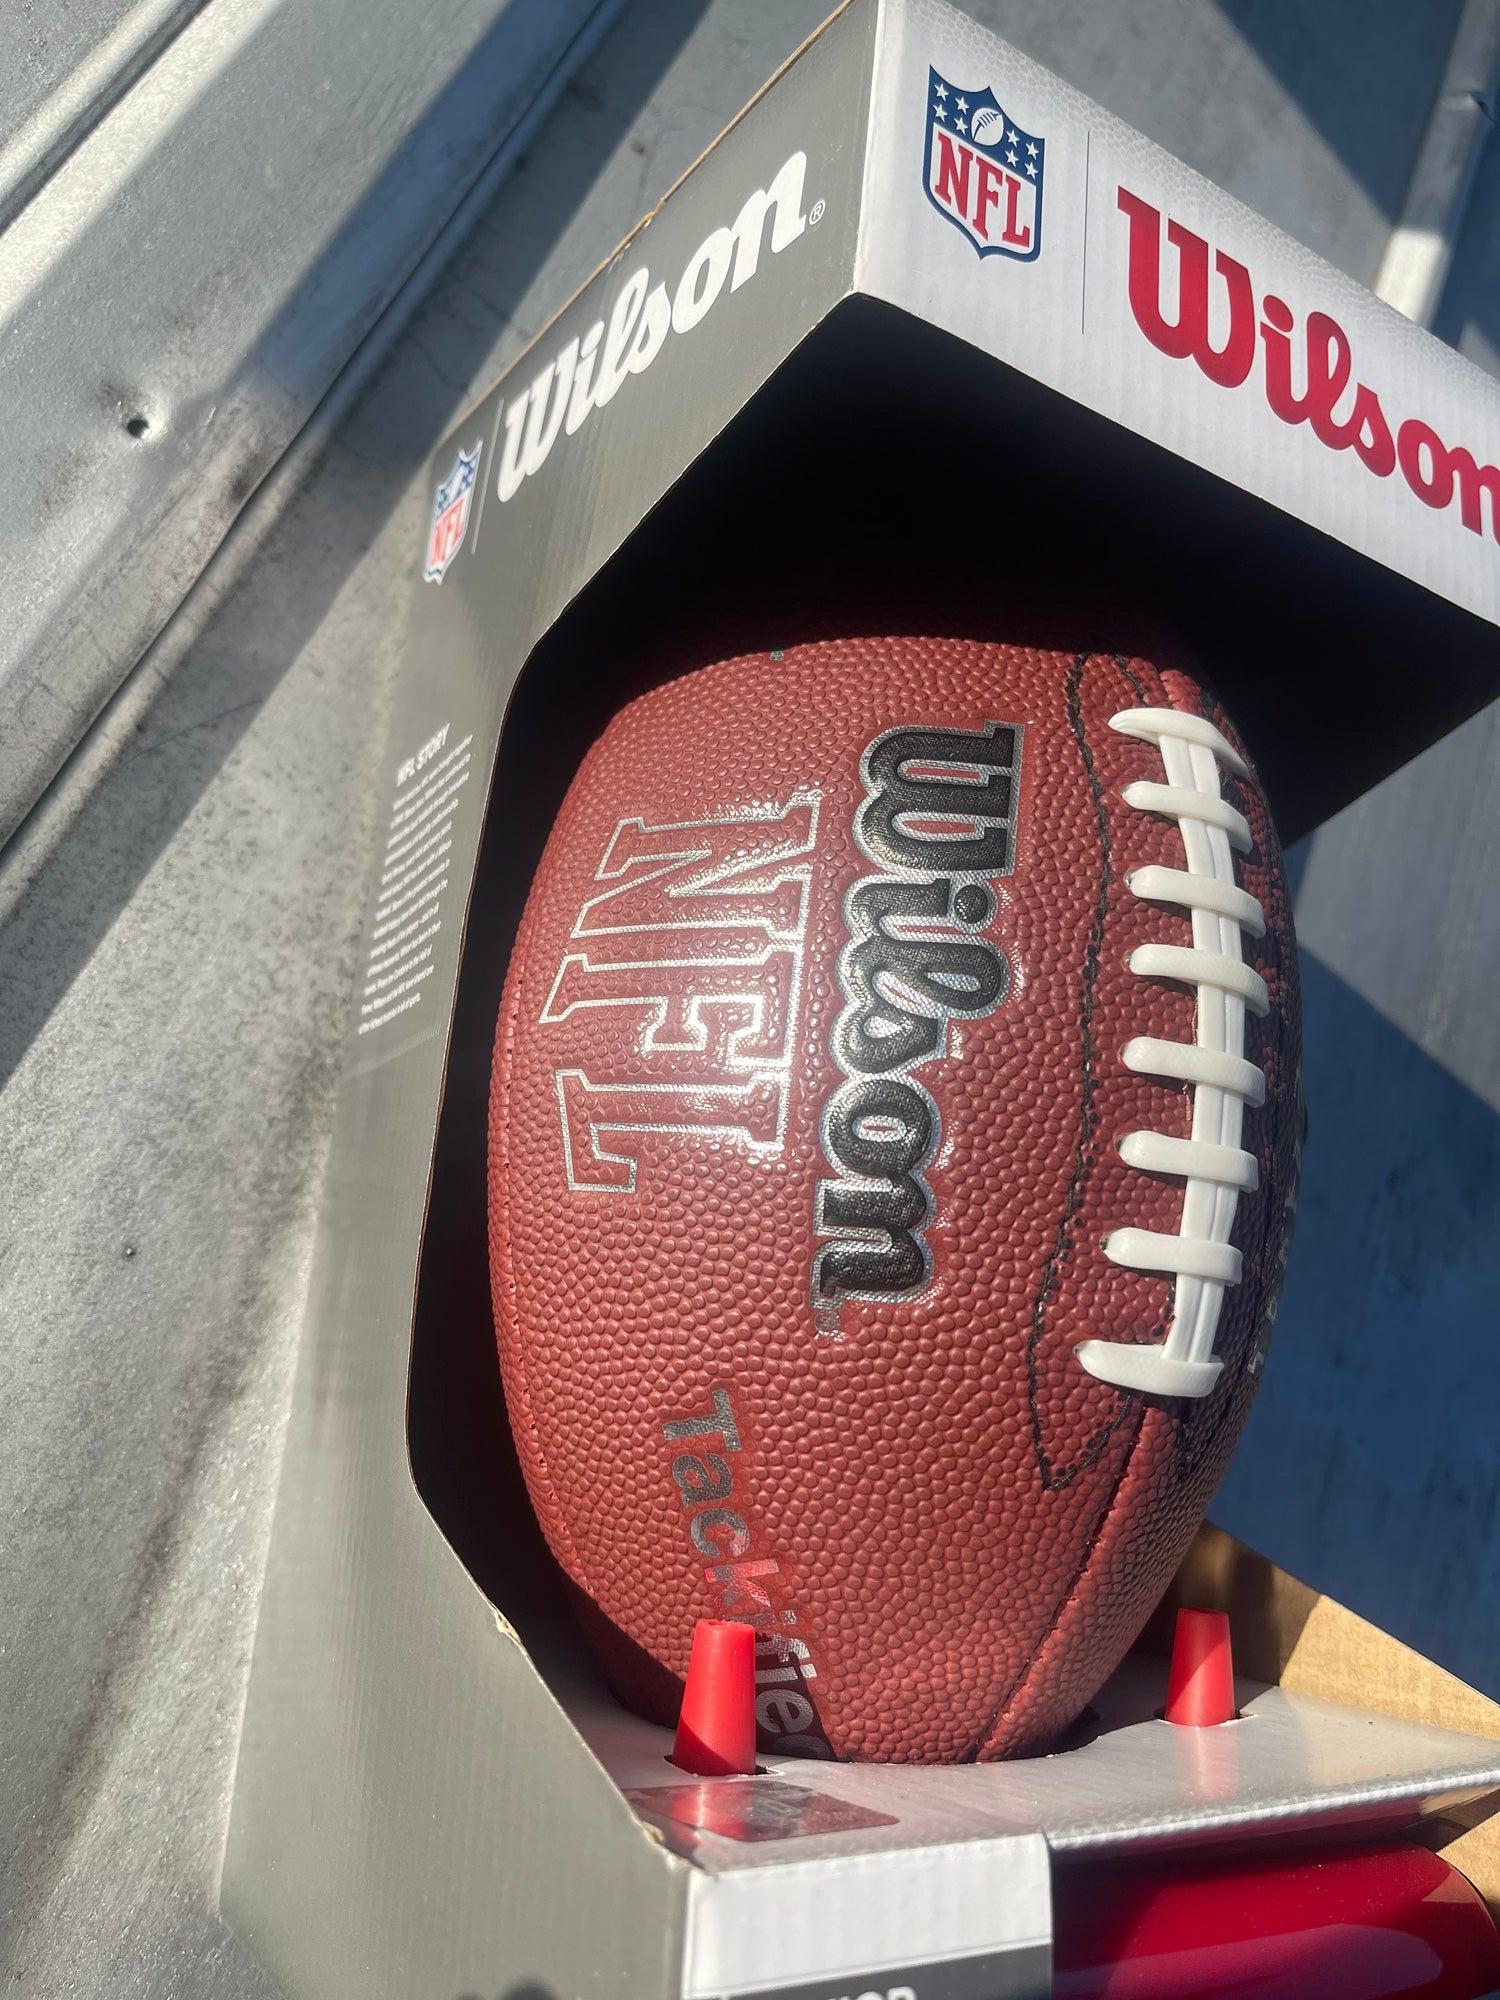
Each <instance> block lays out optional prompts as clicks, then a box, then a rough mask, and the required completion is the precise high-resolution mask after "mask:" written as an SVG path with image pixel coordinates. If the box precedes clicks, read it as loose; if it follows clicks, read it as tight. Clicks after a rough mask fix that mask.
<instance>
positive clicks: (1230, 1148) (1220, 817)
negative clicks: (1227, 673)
mask: <svg viewBox="0 0 1500 2000" xmlns="http://www.w3.org/2000/svg"><path fill="white" fill-rule="evenodd" d="M1109 726H1110V728H1111V729H1117V730H1119V731H1120V733H1121V734H1122V735H1125V736H1140V737H1144V738H1145V739H1146V741H1147V742H1153V743H1155V744H1156V746H1157V748H1158V749H1159V750H1160V752H1161V759H1162V764H1163V766H1164V767H1165V772H1166V780H1167V781H1166V783H1165V784H1164V785H1152V784H1133V785H1127V786H1126V787H1125V790H1124V793H1123V797H1124V799H1125V802H1126V804H1127V805H1131V806H1134V807H1136V808H1137V810H1138V811H1140V812H1149V813H1157V814H1159V815H1162V816H1164V817H1166V818H1169V819H1175V820H1176V822H1177V826H1178V831H1179V832H1180V833H1181V835H1182V846H1183V853H1184V856H1185V859H1186V864H1187V865H1186V867H1185V868H1161V867H1154V866H1153V867H1149V868H1137V869H1136V870H1135V871H1134V872H1133V873H1132V874H1130V875H1129V876H1127V877H1126V884H1127V886H1128V888H1129V889H1130V890H1131V892H1132V894H1134V895H1137V896H1140V897H1141V898H1143V899H1144V900H1145V901H1147V902H1153V903H1176V904H1177V905H1179V907H1181V908H1182V909H1185V910H1188V911H1190V912H1191V913H1192V920H1193V942H1192V944H1191V946H1184V945H1169V944H1145V945H1141V946H1140V947H1139V948H1138V949H1137V950H1135V951H1133V952H1132V953H1131V954H1130V959H1129V965H1130V969H1131V971H1132V972H1135V973H1138V974H1139V975H1140V976H1141V977H1142V978H1145V979H1175V980H1181V981H1183V982H1184V983H1185V984H1187V985H1190V986H1193V987H1196V989H1197V994H1198V1008H1197V1016H1198V1020H1197V1038H1196V1041H1195V1042H1194V1043H1193V1044H1188V1043H1184V1042H1162V1041H1155V1040H1152V1039H1150V1038H1148V1037H1145V1036H1138V1037H1136V1039H1135V1040H1133V1041H1129V1042H1127V1043H1126V1044H1125V1047H1124V1048H1123V1049H1122V1050H1121V1051H1120V1060H1121V1061H1122V1062H1123V1063H1124V1065H1125V1067H1126V1068H1127V1069H1129V1070H1134V1071H1136V1072H1137V1073H1138V1074H1140V1075H1144V1076H1160V1077H1173V1078H1176V1079H1179V1080H1181V1081H1183V1082H1186V1083H1190V1084H1191V1085H1192V1087H1193V1127H1192V1132H1193V1136H1192V1137H1191V1138H1190V1139H1174V1138H1169V1137H1168V1136H1167V1134H1166V1133H1164V1132H1130V1133H1127V1134H1126V1136H1125V1137H1124V1138H1123V1139H1121V1140H1120V1141H1119V1149H1120V1155H1121V1157H1122V1159H1124V1160H1125V1161H1126V1162H1127V1164H1128V1165H1130V1166H1132V1167H1139V1168H1140V1169H1141V1171H1142V1172H1143V1173H1148V1174H1180V1175H1181V1176H1182V1177H1183V1179H1184V1180H1185V1182H1186V1188H1185V1191H1184V1194H1183V1201H1182V1221H1181V1223H1180V1225H1179V1227H1178V1231H1177V1234H1176V1235H1175V1236H1166V1235H1163V1234H1160V1233H1159V1232H1157V1231H1155V1230H1150V1229H1116V1230H1113V1231H1112V1232H1111V1233H1110V1235H1108V1236H1107V1237H1106V1238H1105V1240H1104V1254H1105V1256H1106V1257H1109V1258H1111V1259H1113V1261H1114V1262H1115V1263H1116V1264H1124V1265H1128V1266H1129V1268H1130V1269H1131V1270H1134V1271H1166V1272H1169V1273H1171V1274H1172V1275H1173V1276H1174V1277H1175V1278H1176V1280H1177V1283H1176V1287H1175V1291H1174V1296H1173V1302H1172V1320H1171V1324H1170V1326H1169V1327H1168V1329H1167V1337H1166V1339H1165V1340H1164V1341H1163V1342H1162V1343H1161V1344H1160V1345H1159V1346H1148V1347H1141V1346H1135V1345H1132V1344H1130V1343H1128V1342H1122V1341H1112V1340H1085V1341H1083V1342H1082V1343H1081V1344H1080V1345H1079V1347H1078V1348H1077V1349H1076V1350H1075V1351H1076V1353H1077V1355H1078V1359H1079V1360H1080V1361H1081V1362H1082V1363H1083V1365H1084V1367H1085V1368H1087V1369H1088V1371H1089V1373H1090V1374H1091V1375H1097V1376H1098V1377H1099V1378H1100V1380H1101V1381H1104V1382H1113V1383H1116V1384H1117V1385H1118V1386H1119V1387H1120V1388H1123V1389H1138V1390H1143V1391H1145V1392H1146V1393H1147V1394H1150V1395H1156V1396H1206V1395H1207V1394H1208V1393H1209V1391H1210V1390H1211V1389H1212V1388H1213V1386H1214V1383H1215V1382H1216V1381H1217V1380H1218V1377H1219V1371H1220V1369H1221V1368H1222V1367H1223V1365H1224V1364H1223V1363H1222V1362H1221V1361H1219V1360H1218V1359H1216V1358H1215V1355H1214V1351H1213V1347H1214V1335H1215V1333H1216V1332H1217V1330H1218V1325H1219V1311H1220V1307H1221V1306H1222V1304H1223V1299H1224V1291H1225V1288H1226V1286H1229V1285H1237V1284H1238V1283H1239V1281H1240V1253H1239V1251H1238V1250H1236V1249H1235V1248H1234V1246H1233V1245H1232V1244H1231V1243H1230V1241H1229V1236H1230V1231H1231V1230H1232V1229H1233V1227H1234V1214H1235V1209H1236V1206H1237V1205H1238V1202H1239V1198H1240V1195H1241V1193H1242V1192H1243V1193H1249V1192H1251V1191H1252V1190H1253V1189H1254V1188H1255V1187H1256V1185H1257V1183H1258V1173H1257V1168H1256V1162H1255V1155H1254V1154H1253V1153H1247V1152H1246V1151H1245V1150H1244V1149H1243V1147H1242V1146H1241V1145H1240V1128H1241V1124H1242V1122H1243V1116H1244V1108H1245V1105H1246V1104H1252V1105H1256V1104H1260V1103H1262V1102H1263V1101H1264V1098H1265V1093H1266V1080H1265V1077H1264V1075H1263V1074H1262V1073H1261V1071H1260V1070H1258V1069H1257V1068H1256V1067H1255V1065H1254V1063H1251V1062H1247V1061H1246V1060H1245V1055H1244V1048H1245V1010H1246V1008H1247V1007H1248V1008H1249V1009H1250V1011H1251V1013H1253V1014H1265V1013H1266V1011H1267V1008H1268V1005H1269V1002H1268V999H1267V995H1266V984H1265V981H1264V980H1263V979H1262V978H1261V976H1260V974H1259V973H1258V972H1256V971H1255V970H1254V968H1253V967H1251V966H1249V965H1246V963H1245V962H1244V958H1243V956H1242V953H1241V949H1240V943H1241V932H1243V931H1248V932H1249V933H1250V935H1251V936H1252V937H1262V936H1264V934H1265V928H1266V924H1265V917H1264V914H1263V913H1262V910H1261V907H1260V904H1259V903H1258V902H1257V901H1256V900H1255V898H1254V897H1253V896H1251V895H1248V894H1247V893H1246V892H1245V890H1243V889H1242V888H1240V886H1239V885H1238V883H1237V882H1236V881H1235V876H1234V850H1235V849H1238V850H1239V851H1240V852H1241V853H1243V852H1244V851H1245V850H1246V849H1247V848H1248V847H1249V846H1250V828H1249V826H1248V825H1247V823H1246V821H1245V819H1244V816H1243V815H1242V814H1241V813H1238V812H1236V811H1235V809H1234V807H1233V806H1231V805H1230V804H1229V802H1228V801H1227V800H1226V799H1222V798H1221V797H1220V796H1219V767H1220V766H1221V765H1223V766H1224V767H1225V768H1226V769H1228V770H1230V771H1233V772H1235V773H1236V774H1237V775H1238V776H1241V777H1243V776H1245V775H1247V774H1246V768H1245V764H1244V760H1243V759H1242V758H1241V757H1240V756H1239V755H1238V753H1237V752H1236V751H1235V749H1234V746H1233V745H1232V744H1230V743H1228V742H1226V741H1225V739H1224V737H1223V736H1222V735H1221V734H1220V733H1219V731H1218V730H1217V729H1215V728H1214V726H1213V724H1212V723H1211V722H1207V721H1205V720H1204V718H1203V717H1202V716H1199V715H1186V714H1182V713H1180V712H1179V711H1178V710H1177V709H1175V708H1127V709H1125V710H1123V711H1122V712H1121V713H1120V714H1119V715H1115V716H1112V717H1111V718H1110V724H1109Z"/></svg>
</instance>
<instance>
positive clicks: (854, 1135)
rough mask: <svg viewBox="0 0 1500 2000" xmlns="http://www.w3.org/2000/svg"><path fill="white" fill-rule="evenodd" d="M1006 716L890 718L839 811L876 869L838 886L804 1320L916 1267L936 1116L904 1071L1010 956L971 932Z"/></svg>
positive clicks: (1008, 831) (993, 838)
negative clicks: (899, 723)
mask: <svg viewBox="0 0 1500 2000" xmlns="http://www.w3.org/2000/svg"><path fill="white" fill-rule="evenodd" d="M1020 773H1021V730H1020V729H1019V728H1018V727H1012V726H1010V725H1008V724H1005V723H999V722H989V723H986V724H985V726H984V728H983V729H981V730H966V729H891V730H887V731H886V733H885V734H884V735H883V736H877V737H876V738H875V741H874V742H873V743H871V744H870V746H869V747H868V749H867V750H866V751H865V753H864V756H863V758H862V759H861V760H860V778H861V781H862V782H863V785H864V790H865V798H864V803H863V804H862V805H861V806H860V808H859V811H858V812H857V814H856V815H855V820H854V838H855V841H856V842H857V843H858V846H859V850H860V852H861V853H862V854H863V855H864V856H865V857H866V859H867V860H870V861H873V862H874V863H875V864H876V866H877V867H878V868H880V869H881V870H882V871H883V872H882V873H880V874H878V875H867V876H865V877H864V878H863V879H862V880H861V881H859V882H856V883H855V885H854V887H853V888H852V889H851V890H850V891H849V893H848V895H847V896H846V897H845V899H844V923H845V926H846V928H847V930H848V933H849V942H848V943H847V944H846V945H845V946H844V949H843V951H842V952H841V953H840V954H839V967H838V976H839V985H840V987H841V989H842V991H843V994H844V998H845V1001H846V1002H847V1005H846V1006H845V1008H844V1010H843V1012H842V1013H841V1014H840V1015H839V1018H838V1020H837V1021H836V1022H835V1024H834V1029H833V1036H832V1042H831V1048H832V1053H833V1059H834V1061H835V1062H836V1063H837V1064H838V1066H839V1068H840V1069H841V1070H842V1071H843V1073H844V1075H845V1077H846V1078H847V1079H848V1081H847V1082H845V1083H843V1084H840V1086H839V1087H838V1089H837V1090H835V1092H834V1093H833V1095H832V1097H830V1098H829V1100H828V1102H827V1104H826V1105H825V1106H824V1107H823V1120H822V1135H821V1136H822V1142H823V1152H824V1155H825V1157H826V1158H827V1160H828V1162H829V1164H830V1165H831V1166H832V1167H833V1169H834V1174H835V1178H833V1179H826V1180H821V1181H819V1183H818V1192H817V1206H816V1211H815V1215H814V1228H815V1230H816V1233H817V1234H818V1235H819V1236H826V1237H830V1238H832V1241H830V1242H827V1243H824V1244H823V1245H822V1247H821V1248H820V1249H819V1250H818V1251H817V1252H816V1253H815V1254H814V1257H813V1269H812V1300H813V1309H814V1312H815V1314H816V1315H817V1316H818V1318H819V1324H820V1331H825V1330H826V1331H830V1332H831V1331H834V1330H835V1328H834V1327H833V1326H831V1325H830V1326H826V1327H825V1325H824V1320H825V1317H827V1316H830V1315H831V1316H833V1318H834V1319H835V1320H836V1315H837V1311H838V1306H839V1302H840V1301H841V1300H842V1299H844V1298H845V1297H847V1296H848V1295H849V1294H850V1293H859V1294H862V1295H863V1296H865V1297H867V1298H878V1299H888V1298H899V1297H902V1296H904V1295H907V1294H909V1293H913V1292H919V1291H921V1290H922V1289H923V1288H924V1287H925V1286H926V1284H927V1282H928V1279H929V1278H930V1276H931V1273H932V1258H931V1253H930V1252H929V1250H928V1247H927V1240H926V1236H925V1234H924V1231H925V1229H926V1227H927V1224H928V1223H929V1221H930V1220H931V1218H932V1193H931V1190H930V1189H929V1187H928V1185H927V1182H926V1181H925V1180H924V1179H923V1176H922V1169H923V1168H924V1167H925V1166H926V1165H927V1164H928V1162H929V1161H930V1160H931V1159H932V1158H933V1156H934V1155H935V1154H936V1152H937V1150H938V1143H939V1140H940V1138H941V1136H942V1119H941V1116H940V1114H939V1111H938V1106H937V1104H936V1102H935V1101H934V1099H933V1098H932V1097H931V1096H930V1095H929V1093H928V1091H927V1090H926V1088H925V1087H924V1086H923V1085H922V1084H921V1083H919V1082H918V1081H917V1080H916V1079H915V1078H914V1077H913V1076H912V1075H911V1074H910V1072H911V1071H912V1070H913V1069H914V1068H915V1067H917V1066H918V1065H919V1064H923V1063H929V1062H934V1061H940V1060H941V1059H942V1057H943V1056H944V1055H946V1053H947V1049H948V1026H949V1023H950V1021H952V1020H953V1019H954V1018H955V1017H959V1018H967V1019H973V1018H976V1017H978V1016H980V1015H983V1014H989V1013H992V1012H993V1011H994V1009H995V1008H996V1007H998V1006H999V1005H1000V1003H1001V1001H1002V1000H1003V999H1004V998H1005V995H1006V990H1007V988H1008V986H1009V984H1010V966H1009V964H1008V962H1007V960H1006V958H1005V954H1004V953H1003V952H1002V951H1001V950H1000V947H999V946H998V945H997V944H995V943H994V941H993V940H992V939H990V938H987V937H985V936H983V935H982V933H983V932H984V930H985V929H986V928H987V926H988V925H989V924H990V923H991V922H992V921H993V919H994V916H995V892H994V890H993V889H992V888H991V886H990V883H991V880H992V879H993V878H994V877H996V876H1001V875H1009V874H1010V872H1011V870H1012V868H1013V866H1014V864H1015V814H1016V803H1017V798H1018V795H1019V784H1020Z"/></svg>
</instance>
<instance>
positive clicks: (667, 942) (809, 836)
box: [541, 793, 819, 1194]
mask: <svg viewBox="0 0 1500 2000" xmlns="http://www.w3.org/2000/svg"><path fill="white" fill-rule="evenodd" d="M818 806H819V796H818V795H817V794H816V793H814V794H810V795H806V796H802V797H798V798H794V799H793V800H791V801H790V802H789V803H788V804H787V805H785V806H783V807H781V808H780V810H776V811H769V812H765V813H760V814H754V813H752V814H747V815H745V816H744V817H742V818H738V819H724V820H709V821H691V822H689V823H687V824H685V825H680V826H648V825H647V824H646V823H645V821H644V820H641V819H624V820H621V821H620V822H619V824H618V825H617V826H616V828H615V830H614V832H613V834H612V835H611V836H610V840H609V843H608V845H607V846H606V848H605V851H604V856H603V859H602V860H601V861H600V863H599V867H598V870H597V872H596V875H595V880H596V881H597V882H598V883H599V884H600V885H601V887H600V888H599V891H598V893H597V894H596V895H593V896H590V897H589V898H588V900H587V901H586V902H585V903H584V905H583V908H582V909H581V910H580V911H579V913H578V918H577V921H576V922H575V923H574V925H573V929H572V933H571V936H570V938H569V948H568V950H567V951H566V952H565V954H564V956H563V960H562V964H561V965H560V966H559V967H558V971H557V977H556V978H555V979H554V980H553V982H552V990H551V991H550V993H549V994H548V995H547V1000H546V1004H545V1006H544V1007H543V1009H542V1014H541V1024H542V1026H544V1027H547V1026H552V1025H555V1024H557V1023H561V1022H573V1023H574V1024H575V1025H576V1024H578V1023H579V1022H581V1021H583V1020H587V1019H588V1018H590V1016H592V1017H594V1018H595V1019H596V1020H597V1019H598V1018H599V1016H600V1013H601V1011H603V1012H604V1013H605V1014H607V1016H608V1018H609V1019H610V1020H611V1021H613V1022H615V1023H618V1024H621V1027H620V1028H617V1030H616V1032H615V1033H614V1034H613V1035H601V1036H597V1037H592V1038H591V1039H592V1041H593V1043H594V1046H595V1047H599V1046H600V1045H601V1044H604V1043H608V1044H611V1045H612V1048H613V1054H614V1060H613V1061H612V1062H611V1064H610V1069H609V1072H608V1073H607V1074H599V1073H597V1072H596V1071H594V1070H592V1069H582V1068H559V1069H558V1070H557V1072H556V1087H557V1102H558V1110H559V1114H560V1116H561V1120H562V1140H563V1155H564V1160H565V1164H566V1169H567V1179H568V1186H569V1187H570V1188H572V1189H573V1190H574V1191H575V1192H577V1193H586V1194H614V1193H622V1192H623V1193H629V1192H631V1191H632V1190H633V1189H634V1187H635V1184H636V1169H637V1165H638V1159H639V1153H640V1149H641V1141H642V1138H643V1137H644V1136H645V1135H647V1134H650V1133H671V1134H675V1135H677V1136H678V1137H679V1138H680V1139H682V1140H685V1141H687V1142H689V1143H691V1142H694V1141H701V1140H703V1139H708V1138H711V1139H713V1140H715V1141H717V1142H719V1143H724V1142H726V1141H727V1142H729V1143H731V1144H735V1145H739V1146H743V1147H745V1148H747V1149H748V1150H749V1151H750V1152H751V1153H754V1154H759V1155H762V1156H771V1155H775V1154H778V1153H780V1151H781V1149H782V1144H783V1140H784V1136H785V1130H786V1111H787V1092H788V1084H789V1078H790V1072H791V1066H792V1055H793V1049H794V1046H795V1037H796V1030H797V1017H798V1012H799V1009H800V1006H801V999H802V961H803V950H804V944H805V939H806V934H807V912H808V899H809V894H810V887H811V864H810V862H809V861H808V860H807V859H805V858H804V857H807V856H810V855H811V854H812V852H813V847H814V844H815V842H816V840H817V833H818ZM621 1029H623V1032H622V1031H621Z"/></svg>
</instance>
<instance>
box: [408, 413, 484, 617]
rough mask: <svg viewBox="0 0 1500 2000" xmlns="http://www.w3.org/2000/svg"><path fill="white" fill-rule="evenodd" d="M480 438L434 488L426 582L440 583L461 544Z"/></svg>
mask: <svg viewBox="0 0 1500 2000" xmlns="http://www.w3.org/2000/svg"><path fill="white" fill-rule="evenodd" d="M483 445H484V439H483V438H481V439H480V440H479V443H478V444H476V445H475V447H474V449H473V450H472V451H460V452H459V454H458V457H457V458H456V459H454V461H453V470H452V471H451V472H450V473H449V474H448V477H447V478H446V479H445V480H443V481H442V483H441V485H440V486H439V487H438V490H437V494H436V497H435V498H434V500H433V503H432V528H431V530H430V532H429V533H428V536H427V561H426V562H425V563H424V564H423V566H422V575H423V577H424V579H425V580H426V581H427V582H428V583H441V582H442V580H443V571H444V570H445V569H447V567H448V565H449V563H451V562H452V560H453V558H454V557H455V556H456V555H457V554H458V552H459V550H460V549H461V548H462V547H463V545H464V535H465V532H466V531H467V529H468V526H469V502H470V501H471V500H472V499H473V497H474V481H475V478H476V477H477V475H478V472H479V453H480V451H481V449H482V447H483Z"/></svg>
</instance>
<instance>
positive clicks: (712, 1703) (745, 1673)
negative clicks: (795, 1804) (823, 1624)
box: [672, 1618, 755, 1778]
mask: <svg viewBox="0 0 1500 2000" xmlns="http://www.w3.org/2000/svg"><path fill="white" fill-rule="evenodd" d="M672 1762H673V1763H674V1764H676V1765H677V1766H678V1768H679V1769H680V1770H683V1771H691V1772H692V1773H693V1775H694V1776H695V1777H699V1778H727V1777H733V1776H735V1775H737V1774H738V1775H748V1774H749V1773H750V1772H752V1771H753V1770H754V1769H755V1634H754V1632H753V1631H752V1630H751V1628H750V1627H749V1626H748V1625H739V1624H736V1623H735V1622H734V1621H733V1620H731V1619H727V1618H700V1619H699V1620H698V1623H697V1624H696V1625H695V1626H694V1628H693V1652H692V1657H691V1659H690V1660H689V1661H688V1671H687V1685H686V1687H685V1688H684V1690H683V1696H682V1715H681V1718H680V1720H679V1721H678V1724H677V1741H676V1743H675V1745H674V1746H673V1749H672Z"/></svg>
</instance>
